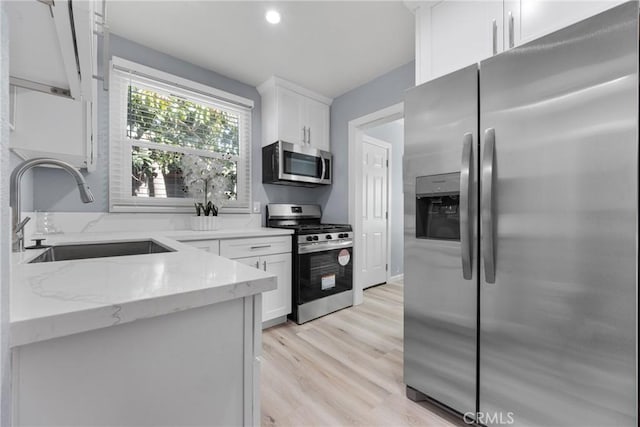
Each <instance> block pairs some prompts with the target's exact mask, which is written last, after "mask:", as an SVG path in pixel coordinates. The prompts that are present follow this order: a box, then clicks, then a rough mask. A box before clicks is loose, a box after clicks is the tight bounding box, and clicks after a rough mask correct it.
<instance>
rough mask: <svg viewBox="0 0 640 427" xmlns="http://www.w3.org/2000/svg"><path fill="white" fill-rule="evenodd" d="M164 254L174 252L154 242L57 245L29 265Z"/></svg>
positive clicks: (136, 241)
mask: <svg viewBox="0 0 640 427" xmlns="http://www.w3.org/2000/svg"><path fill="white" fill-rule="evenodd" d="M162 252H174V250H173V249H171V248H168V247H166V246H163V245H161V244H159V243H157V242H155V241H153V240H135V241H128V242H107V243H86V244H73V245H56V246H52V247H50V248H49V249H47V250H45V251H44V252H43V253H41V254H40V255H38V256H37V257H36V258H34V259H32V260H31V261H29V264H33V263H36V262H54V261H68V260H74V259H89V258H105V257H114V256H124V255H144V254H158V253H162Z"/></svg>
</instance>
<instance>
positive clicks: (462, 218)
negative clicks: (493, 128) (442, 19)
mask: <svg viewBox="0 0 640 427" xmlns="http://www.w3.org/2000/svg"><path fill="white" fill-rule="evenodd" d="M477 94H478V67H477V65H474V66H472V67H468V68H465V69H462V70H460V71H457V72H455V73H452V74H450V75H447V76H444V77H441V78H439V79H437V80H433V81H431V82H428V83H425V84H424V85H422V86H419V87H417V88H414V89H412V90H411V91H410V92H408V93H407V96H406V100H405V148H404V197H405V199H404V212H405V220H404V224H405V234H404V245H405V246H404V257H405V258H404V265H405V272H404V283H405V288H404V289H405V294H404V380H405V383H406V384H407V386H409V387H411V388H412V389H415V390H417V391H419V392H420V393H422V394H425V395H427V396H429V397H430V398H431V399H435V400H436V401H438V402H440V403H441V404H444V405H446V406H448V407H450V408H452V409H454V410H456V411H458V412H461V413H464V412H467V411H471V412H474V411H475V408H476V336H477V328H476V325H477V311H476V307H477V295H478V285H477V274H476V271H477V266H476V262H475V261H474V257H475V256H476V253H477V251H476V250H475V247H476V245H477V241H476V240H475V239H474V238H473V235H474V233H475V232H476V230H477V229H476V228H475V226H474V224H475V221H474V220H473V219H474V218H475V217H476V212H475V207H476V206H477V201H476V200H477V198H476V197H477V196H476V190H475V188H476V186H477V178H476V177H475V172H476V169H477V168H476V167H474V164H475V163H476V162H477V157H476V154H477V151H478V150H477V148H478V147H477V143H478V135H477V129H478V98H477ZM464 147H466V149H464V150H463V148H464ZM416 208H418V212H417V210H416ZM463 255H464V257H463ZM463 258H464V260H465V263H466V265H467V267H466V268H465V270H466V272H467V273H468V279H465V278H464V277H463ZM410 396H412V397H413V398H416V393H411V394H410Z"/></svg>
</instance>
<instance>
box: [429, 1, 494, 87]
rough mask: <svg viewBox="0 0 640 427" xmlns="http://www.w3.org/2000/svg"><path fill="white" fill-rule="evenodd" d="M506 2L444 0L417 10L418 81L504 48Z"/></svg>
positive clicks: (431, 77) (445, 72)
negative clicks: (504, 5) (504, 4)
mask: <svg viewBox="0 0 640 427" xmlns="http://www.w3.org/2000/svg"><path fill="white" fill-rule="evenodd" d="M502 28H503V2H502V1H486V2H485V1H482V2H479V1H442V2H439V3H436V4H435V5H429V4H427V5H423V6H421V7H420V8H419V9H417V10H416V50H417V52H416V67H417V69H416V83H417V84H419V83H422V82H425V81H427V80H431V79H434V78H436V77H440V76H443V75H445V74H448V73H450V72H452V71H455V70H458V69H460V68H463V67H466V66H467V65H471V64H472V63H474V62H478V61H481V60H483V59H485V58H488V57H490V56H492V55H494V54H495V52H496V51H497V52H500V51H502V47H503V39H502Z"/></svg>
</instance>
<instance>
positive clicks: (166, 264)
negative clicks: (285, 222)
mask: <svg viewBox="0 0 640 427" xmlns="http://www.w3.org/2000/svg"><path fill="white" fill-rule="evenodd" d="M291 233H292V232H291V230H283V229H268V228H262V229H243V230H220V231H210V232H203V231H167V232H135V233H131V232H126V233H71V234H61V235H49V236H47V241H46V242H45V243H48V244H54V245H55V244H59V243H90V242H114V241H127V240H145V239H152V240H155V241H156V242H158V243H160V244H162V245H164V246H167V247H169V248H171V249H174V250H175V251H174V252H167V253H158V254H144V255H133V256H118V257H106V258H94V259H84V260H74V261H56V262H45V263H35V264H28V261H30V260H31V259H33V258H35V257H36V256H38V255H39V254H40V253H41V252H42V251H43V250H27V251H25V252H23V253H14V254H12V255H13V257H12V266H11V267H12V272H11V278H12V279H11V300H10V301H11V303H10V304H11V307H10V308H11V310H10V311H11V314H10V317H11V346H12V347H15V346H20V345H25V344H29V343H34V342H38V341H43V340H47V339H51V338H56V337H61V336H66V335H70V334H74V333H79V332H85V331H90V330H94V329H98V328H103V327H108V326H113V325H117V324H121V323H126V322H132V321H135V320H137V319H144V318H149V317H154V316H160V315H164V314H169V313H172V312H176V311H182V310H188V309H191V308H196V307H202V306H205V305H210V304H215V303H218V302H222V301H228V300H231V299H236V298H242V297H245V296H250V295H254V294H257V293H260V292H265V291H270V290H273V289H275V288H276V278H275V276H274V275H273V274H270V273H266V272H264V271H262V270H259V269H255V268H252V267H249V266H247V265H244V264H241V263H239V262H235V261H232V260H229V259H227V258H223V257H220V256H217V255H214V254H211V253H209V252H205V251H201V250H199V249H196V248H193V247H191V246H188V245H186V244H183V243H180V242H178V240H182V241H187V240H205V239H221V238H239V237H264V236H274V235H290V234H291Z"/></svg>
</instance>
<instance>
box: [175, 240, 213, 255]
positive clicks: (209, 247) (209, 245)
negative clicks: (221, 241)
mask: <svg viewBox="0 0 640 427" xmlns="http://www.w3.org/2000/svg"><path fill="white" fill-rule="evenodd" d="M181 243H184V244H185V245H189V246H193V247H194V248H198V249H202V250H204V251H207V252H211V253H212V254H216V255H220V249H219V246H218V241H217V240H191V241H183V242H181Z"/></svg>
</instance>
